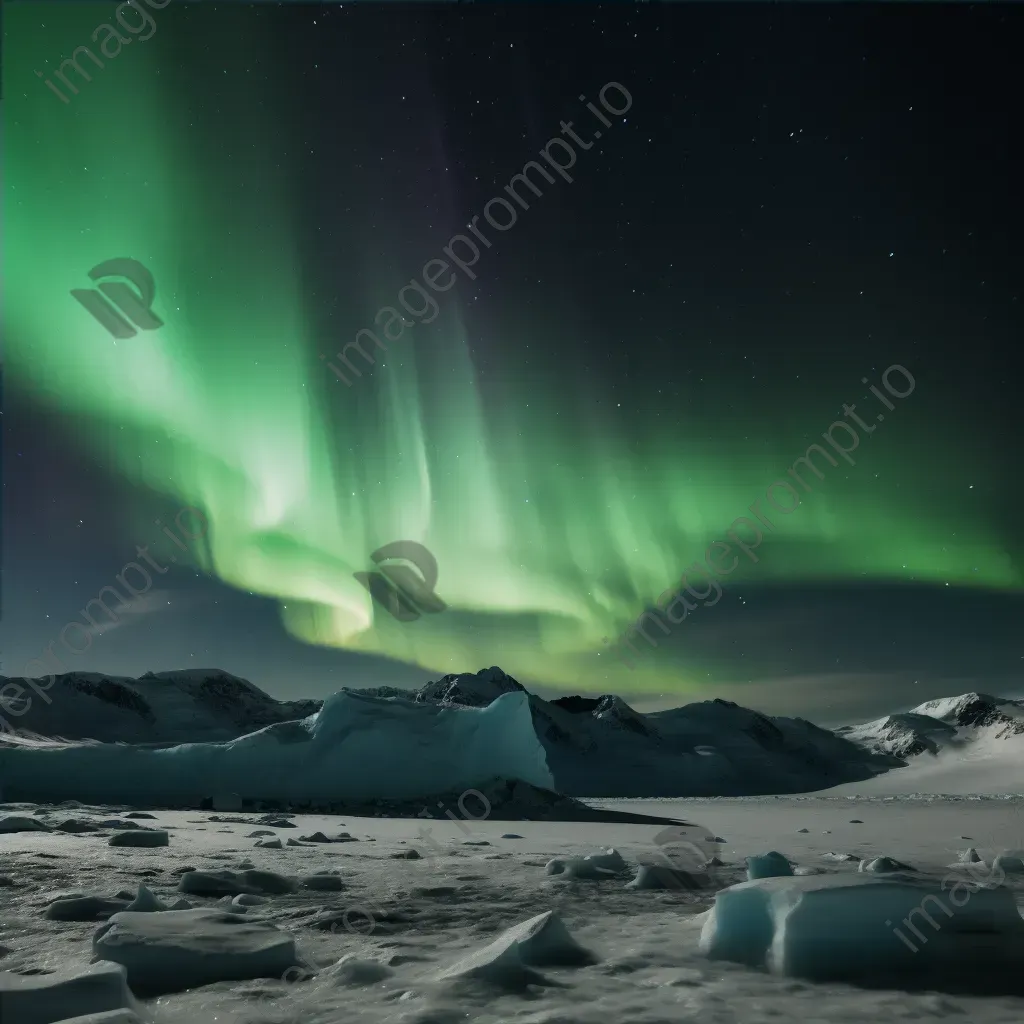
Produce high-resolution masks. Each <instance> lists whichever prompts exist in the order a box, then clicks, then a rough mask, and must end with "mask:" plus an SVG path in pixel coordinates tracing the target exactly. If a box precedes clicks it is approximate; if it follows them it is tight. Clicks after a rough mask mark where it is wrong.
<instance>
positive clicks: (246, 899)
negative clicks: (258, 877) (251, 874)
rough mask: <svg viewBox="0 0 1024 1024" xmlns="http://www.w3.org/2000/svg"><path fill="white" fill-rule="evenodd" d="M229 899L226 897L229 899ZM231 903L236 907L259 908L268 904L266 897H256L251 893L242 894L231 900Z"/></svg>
mask: <svg viewBox="0 0 1024 1024" xmlns="http://www.w3.org/2000/svg"><path fill="white" fill-rule="evenodd" d="M227 898H228V897H225V899H227ZM231 902H232V903H233V904H234V905H235V906H236V907H258V906H260V905H261V904H263V903H266V902H267V900H266V897H264V896H256V895H255V894H254V893H251V892H240V893H239V894H238V895H237V896H234V897H232V898H231Z"/></svg>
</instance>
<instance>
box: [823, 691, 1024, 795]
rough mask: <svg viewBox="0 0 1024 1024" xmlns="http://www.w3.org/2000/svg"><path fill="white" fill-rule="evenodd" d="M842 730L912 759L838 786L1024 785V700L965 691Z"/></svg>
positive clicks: (903, 789) (927, 789)
mask: <svg viewBox="0 0 1024 1024" xmlns="http://www.w3.org/2000/svg"><path fill="white" fill-rule="evenodd" d="M836 732H837V733H838V734H839V735H841V736H843V737H844V738H846V739H848V740H851V741H852V742H854V743H857V744H858V745H860V746H862V747H864V748H865V749H867V750H872V751H874V752H881V753H889V754H894V755H895V756H897V757H900V758H903V759H905V762H906V765H905V767H899V768H897V769H896V770H894V771H892V772H889V773H887V774H886V775H885V776H882V777H879V778H875V779H870V780H862V781H859V782H857V783H854V784H852V785H844V786H842V787H840V788H839V789H837V790H836V792H841V793H863V794H868V795H885V794H897V793H949V794H963V793H1021V792H1024V701H1019V700H1007V699H1006V698H1004V697H993V696H991V695H989V694H985V693H965V694H961V695H960V696H958V697H945V698H942V699H940V700H931V701H927V702H925V703H924V704H921V705H919V706H918V707H916V708H913V709H911V710H910V711H907V712H905V713H903V714H897V715H889V716H888V717H886V718H880V719H877V720H876V721H873V722H866V723H864V724H863V725H855V726H844V727H843V728H841V729H837V730H836Z"/></svg>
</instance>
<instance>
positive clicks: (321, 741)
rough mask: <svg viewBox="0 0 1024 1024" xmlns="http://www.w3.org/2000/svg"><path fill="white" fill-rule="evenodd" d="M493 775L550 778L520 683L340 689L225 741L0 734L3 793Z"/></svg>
mask: <svg viewBox="0 0 1024 1024" xmlns="http://www.w3.org/2000/svg"><path fill="white" fill-rule="evenodd" d="M496 777H501V778H506V779H510V780H521V781H523V782H527V783H529V784H531V785H534V786H537V787H540V788H542V789H548V790H551V789H554V788H555V784H554V779H553V778H552V775H551V772H550V770H549V768H548V763H547V756H546V754H545V750H544V747H543V746H542V744H541V742H540V741H539V740H538V738H537V734H536V732H535V730H534V727H533V720H532V716H531V712H530V705H529V698H528V695H527V694H526V693H525V692H522V691H517V692H510V693H504V694H502V695H501V696H499V697H497V698H496V699H495V700H494V701H493V702H492V703H490V704H489V705H487V706H486V707H482V708H477V707H462V706H458V705H446V706H442V705H437V704H429V703H424V702H416V701H412V700H407V699H404V698H401V697H376V696H371V695H367V694H362V693H357V692H354V691H351V690H342V691H340V692H339V693H336V694H334V695H333V696H331V697H330V698H328V699H327V701H325V703H324V705H323V707H322V708H321V709H320V710H319V711H318V712H317V713H315V714H313V715H310V716H309V717H308V718H304V719H301V720H299V721H292V722H279V723H275V724H273V725H269V726H267V727H265V728H263V729H260V730H258V731H256V732H252V733H249V734H247V735H244V736H240V737H238V738H237V739H234V740H230V741H227V742H217V743H213V742H206V743H181V744H176V745H173V746H168V745H165V746H156V745H153V746H145V745H140V744H135V745H133V744H122V743H113V744H112V743H95V742H87V741H86V742H68V741H60V740H51V741H45V742H31V741H29V742H21V743H5V744H0V792H2V793H3V799H6V800H8V801H39V802H42V801H59V800H66V799H68V798H69V797H73V798H74V799H76V800H81V801H84V802H93V803H106V804H110V803H124V804H138V805H141V804H145V805H147V806H149V805H151V804H163V805H166V806H198V805H199V803H200V801H201V800H203V799H205V798H207V797H209V796H210V795H211V794H212V793H213V792H231V793H236V794H238V795H239V796H240V797H242V798H243V799H251V800H266V801H281V802H283V803H289V804H302V803H307V802H312V803H328V802H331V801H341V800H387V799H415V798H418V797H426V796H430V795H432V794H436V793H440V792H450V791H458V790H460V789H461V790H466V789H471V788H473V787H474V786H478V785H480V784H481V783H483V782H485V781H487V780H491V779H494V778H496Z"/></svg>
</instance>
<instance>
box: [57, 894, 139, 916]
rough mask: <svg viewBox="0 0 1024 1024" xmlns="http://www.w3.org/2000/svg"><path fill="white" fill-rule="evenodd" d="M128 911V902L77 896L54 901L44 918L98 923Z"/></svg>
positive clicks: (99, 897)
mask: <svg viewBox="0 0 1024 1024" xmlns="http://www.w3.org/2000/svg"><path fill="white" fill-rule="evenodd" d="M127 909H128V901H127V900H111V899H107V898H105V897H103V896H75V897H72V898H70V899H63V900H54V901H53V903H51V904H50V905H49V906H48V907H47V908H46V910H44V911H43V917H45V918H46V919H47V920H48V921H96V920H98V919H100V918H108V917H110V916H111V915H112V914H117V913H119V912H120V911H122V910H127Z"/></svg>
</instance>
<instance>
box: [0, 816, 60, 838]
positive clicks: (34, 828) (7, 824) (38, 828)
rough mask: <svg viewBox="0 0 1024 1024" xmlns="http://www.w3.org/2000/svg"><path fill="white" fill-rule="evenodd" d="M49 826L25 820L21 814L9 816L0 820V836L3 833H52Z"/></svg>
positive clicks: (33, 819)
mask: <svg viewBox="0 0 1024 1024" xmlns="http://www.w3.org/2000/svg"><path fill="white" fill-rule="evenodd" d="M52 831H53V829H51V828H50V826H49V825H46V824H44V823H43V822H41V821H37V820H36V819H35V818H26V817H24V816H23V815H21V814H10V815H7V817H4V818H0V834H2V833H4V832H52Z"/></svg>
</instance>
